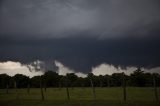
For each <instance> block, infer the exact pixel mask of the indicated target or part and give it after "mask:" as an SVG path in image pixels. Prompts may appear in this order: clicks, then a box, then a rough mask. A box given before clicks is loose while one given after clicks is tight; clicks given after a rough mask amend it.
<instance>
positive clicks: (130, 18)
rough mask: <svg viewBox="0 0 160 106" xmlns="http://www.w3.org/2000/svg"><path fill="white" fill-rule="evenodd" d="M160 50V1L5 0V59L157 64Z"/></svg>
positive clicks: (1, 14)
mask: <svg viewBox="0 0 160 106" xmlns="http://www.w3.org/2000/svg"><path fill="white" fill-rule="evenodd" d="M159 48H160V1H159V0H0V62H1V63H2V62H4V61H15V62H20V64H21V63H22V64H29V63H32V62H33V61H36V60H41V61H43V62H45V63H48V64H45V65H48V67H50V66H51V64H52V65H54V66H55V67H56V64H55V61H58V62H60V63H61V64H62V66H63V65H64V66H66V67H68V68H69V69H71V70H75V71H77V72H83V73H87V72H90V71H92V70H93V67H96V66H99V65H102V66H103V64H107V65H109V66H110V65H111V66H112V65H113V66H115V67H118V66H120V67H122V68H125V67H143V68H154V67H159V66H160V49H159ZM54 66H53V67H54ZM53 67H51V68H52V69H53ZM54 69H55V68H54Z"/></svg>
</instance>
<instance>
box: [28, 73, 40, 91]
mask: <svg viewBox="0 0 160 106" xmlns="http://www.w3.org/2000/svg"><path fill="white" fill-rule="evenodd" d="M30 81H31V87H33V88H39V87H40V81H41V76H34V77H32V78H31V80H30Z"/></svg>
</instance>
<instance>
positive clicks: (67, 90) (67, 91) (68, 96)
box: [65, 78, 70, 100]
mask: <svg viewBox="0 0 160 106" xmlns="http://www.w3.org/2000/svg"><path fill="white" fill-rule="evenodd" d="M65 83H66V93H67V98H68V100H70V95H69V89H68V79H67V78H66V80H65Z"/></svg>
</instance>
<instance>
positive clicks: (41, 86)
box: [40, 76, 44, 100]
mask: <svg viewBox="0 0 160 106" xmlns="http://www.w3.org/2000/svg"><path fill="white" fill-rule="evenodd" d="M40 88H41V96H42V100H44V94H43V85H42V76H41V79H40Z"/></svg>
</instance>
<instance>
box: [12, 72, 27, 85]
mask: <svg viewBox="0 0 160 106" xmlns="http://www.w3.org/2000/svg"><path fill="white" fill-rule="evenodd" d="M13 78H14V81H15V82H16V84H17V87H18V88H27V86H28V81H29V77H27V76H25V75H22V74H16V75H15V76H13Z"/></svg>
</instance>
